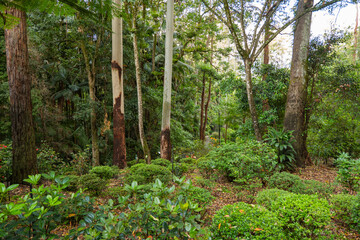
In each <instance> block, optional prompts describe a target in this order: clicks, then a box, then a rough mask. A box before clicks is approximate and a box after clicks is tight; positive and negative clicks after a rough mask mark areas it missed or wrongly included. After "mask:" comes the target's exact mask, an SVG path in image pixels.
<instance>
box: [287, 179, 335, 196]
mask: <svg viewBox="0 0 360 240" xmlns="http://www.w3.org/2000/svg"><path fill="white" fill-rule="evenodd" d="M303 186H304V187H302V188H300V189H299V190H302V192H300V191H298V192H296V189H295V191H294V192H295V193H301V194H309V195H314V194H317V195H318V196H319V197H323V198H326V199H329V198H330V195H331V194H332V193H333V192H334V190H335V189H334V187H333V186H332V185H329V184H326V183H322V182H319V181H316V180H303Z"/></svg>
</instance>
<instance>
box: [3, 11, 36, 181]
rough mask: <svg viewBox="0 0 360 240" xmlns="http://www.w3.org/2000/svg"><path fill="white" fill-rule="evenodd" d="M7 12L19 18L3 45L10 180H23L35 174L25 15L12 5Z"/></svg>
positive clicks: (8, 30) (6, 33)
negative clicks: (9, 137) (5, 67)
mask: <svg viewBox="0 0 360 240" xmlns="http://www.w3.org/2000/svg"><path fill="white" fill-rule="evenodd" d="M6 12H7V14H10V15H13V16H14V17H16V18H18V19H20V22H19V24H18V25H16V26H15V27H14V28H12V29H6V30H5V44H6V61H7V74H8V77H9V88H10V115H11V126H12V129H11V130H12V142H13V143H12V144H13V158H12V161H13V162H12V179H11V181H12V182H13V183H22V181H23V179H25V178H28V175H32V174H35V173H37V161H36V151H35V133H34V126H33V119H32V104H31V78H30V73H29V54H28V46H27V32H26V14H25V12H23V11H21V10H18V9H14V8H10V9H8V10H7V11H6Z"/></svg>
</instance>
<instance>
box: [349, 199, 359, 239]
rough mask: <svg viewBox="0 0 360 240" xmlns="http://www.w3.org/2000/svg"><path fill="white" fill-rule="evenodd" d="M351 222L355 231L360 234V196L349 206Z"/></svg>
mask: <svg viewBox="0 0 360 240" xmlns="http://www.w3.org/2000/svg"><path fill="white" fill-rule="evenodd" d="M351 221H352V222H353V224H354V226H355V229H356V230H357V231H358V233H360V194H358V195H357V196H356V199H355V201H354V204H353V205H352V206H351Z"/></svg>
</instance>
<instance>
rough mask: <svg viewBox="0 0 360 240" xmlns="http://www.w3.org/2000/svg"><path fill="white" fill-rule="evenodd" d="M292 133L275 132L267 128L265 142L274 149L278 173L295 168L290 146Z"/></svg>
mask: <svg viewBox="0 0 360 240" xmlns="http://www.w3.org/2000/svg"><path fill="white" fill-rule="evenodd" d="M292 137H293V136H292V131H284V130H282V129H281V130H279V131H277V130H276V129H275V128H269V129H268V132H267V134H266V136H265V141H266V142H267V143H268V144H269V145H270V146H271V147H273V148H274V149H276V154H277V156H278V158H277V164H276V166H277V168H278V169H279V170H280V171H283V170H293V169H294V168H295V153H296V152H295V150H294V148H293V146H292V143H293V142H294V141H293V140H292Z"/></svg>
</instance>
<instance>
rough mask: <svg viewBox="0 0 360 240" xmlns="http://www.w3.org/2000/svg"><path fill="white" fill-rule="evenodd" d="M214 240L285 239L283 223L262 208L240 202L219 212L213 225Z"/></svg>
mask: <svg viewBox="0 0 360 240" xmlns="http://www.w3.org/2000/svg"><path fill="white" fill-rule="evenodd" d="M211 232H212V233H213V239H229V240H230V239H274V240H275V239H276V240H277V239H283V238H284V235H283V232H282V230H281V222H280V221H279V219H278V218H277V217H276V215H275V214H274V213H272V212H270V211H268V210H267V209H266V208H264V207H261V206H255V205H249V204H246V203H243V202H238V203H235V204H233V205H227V206H225V207H224V208H222V209H221V210H219V211H217V212H216V214H215V216H214V218H213V221H212V225H211Z"/></svg>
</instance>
